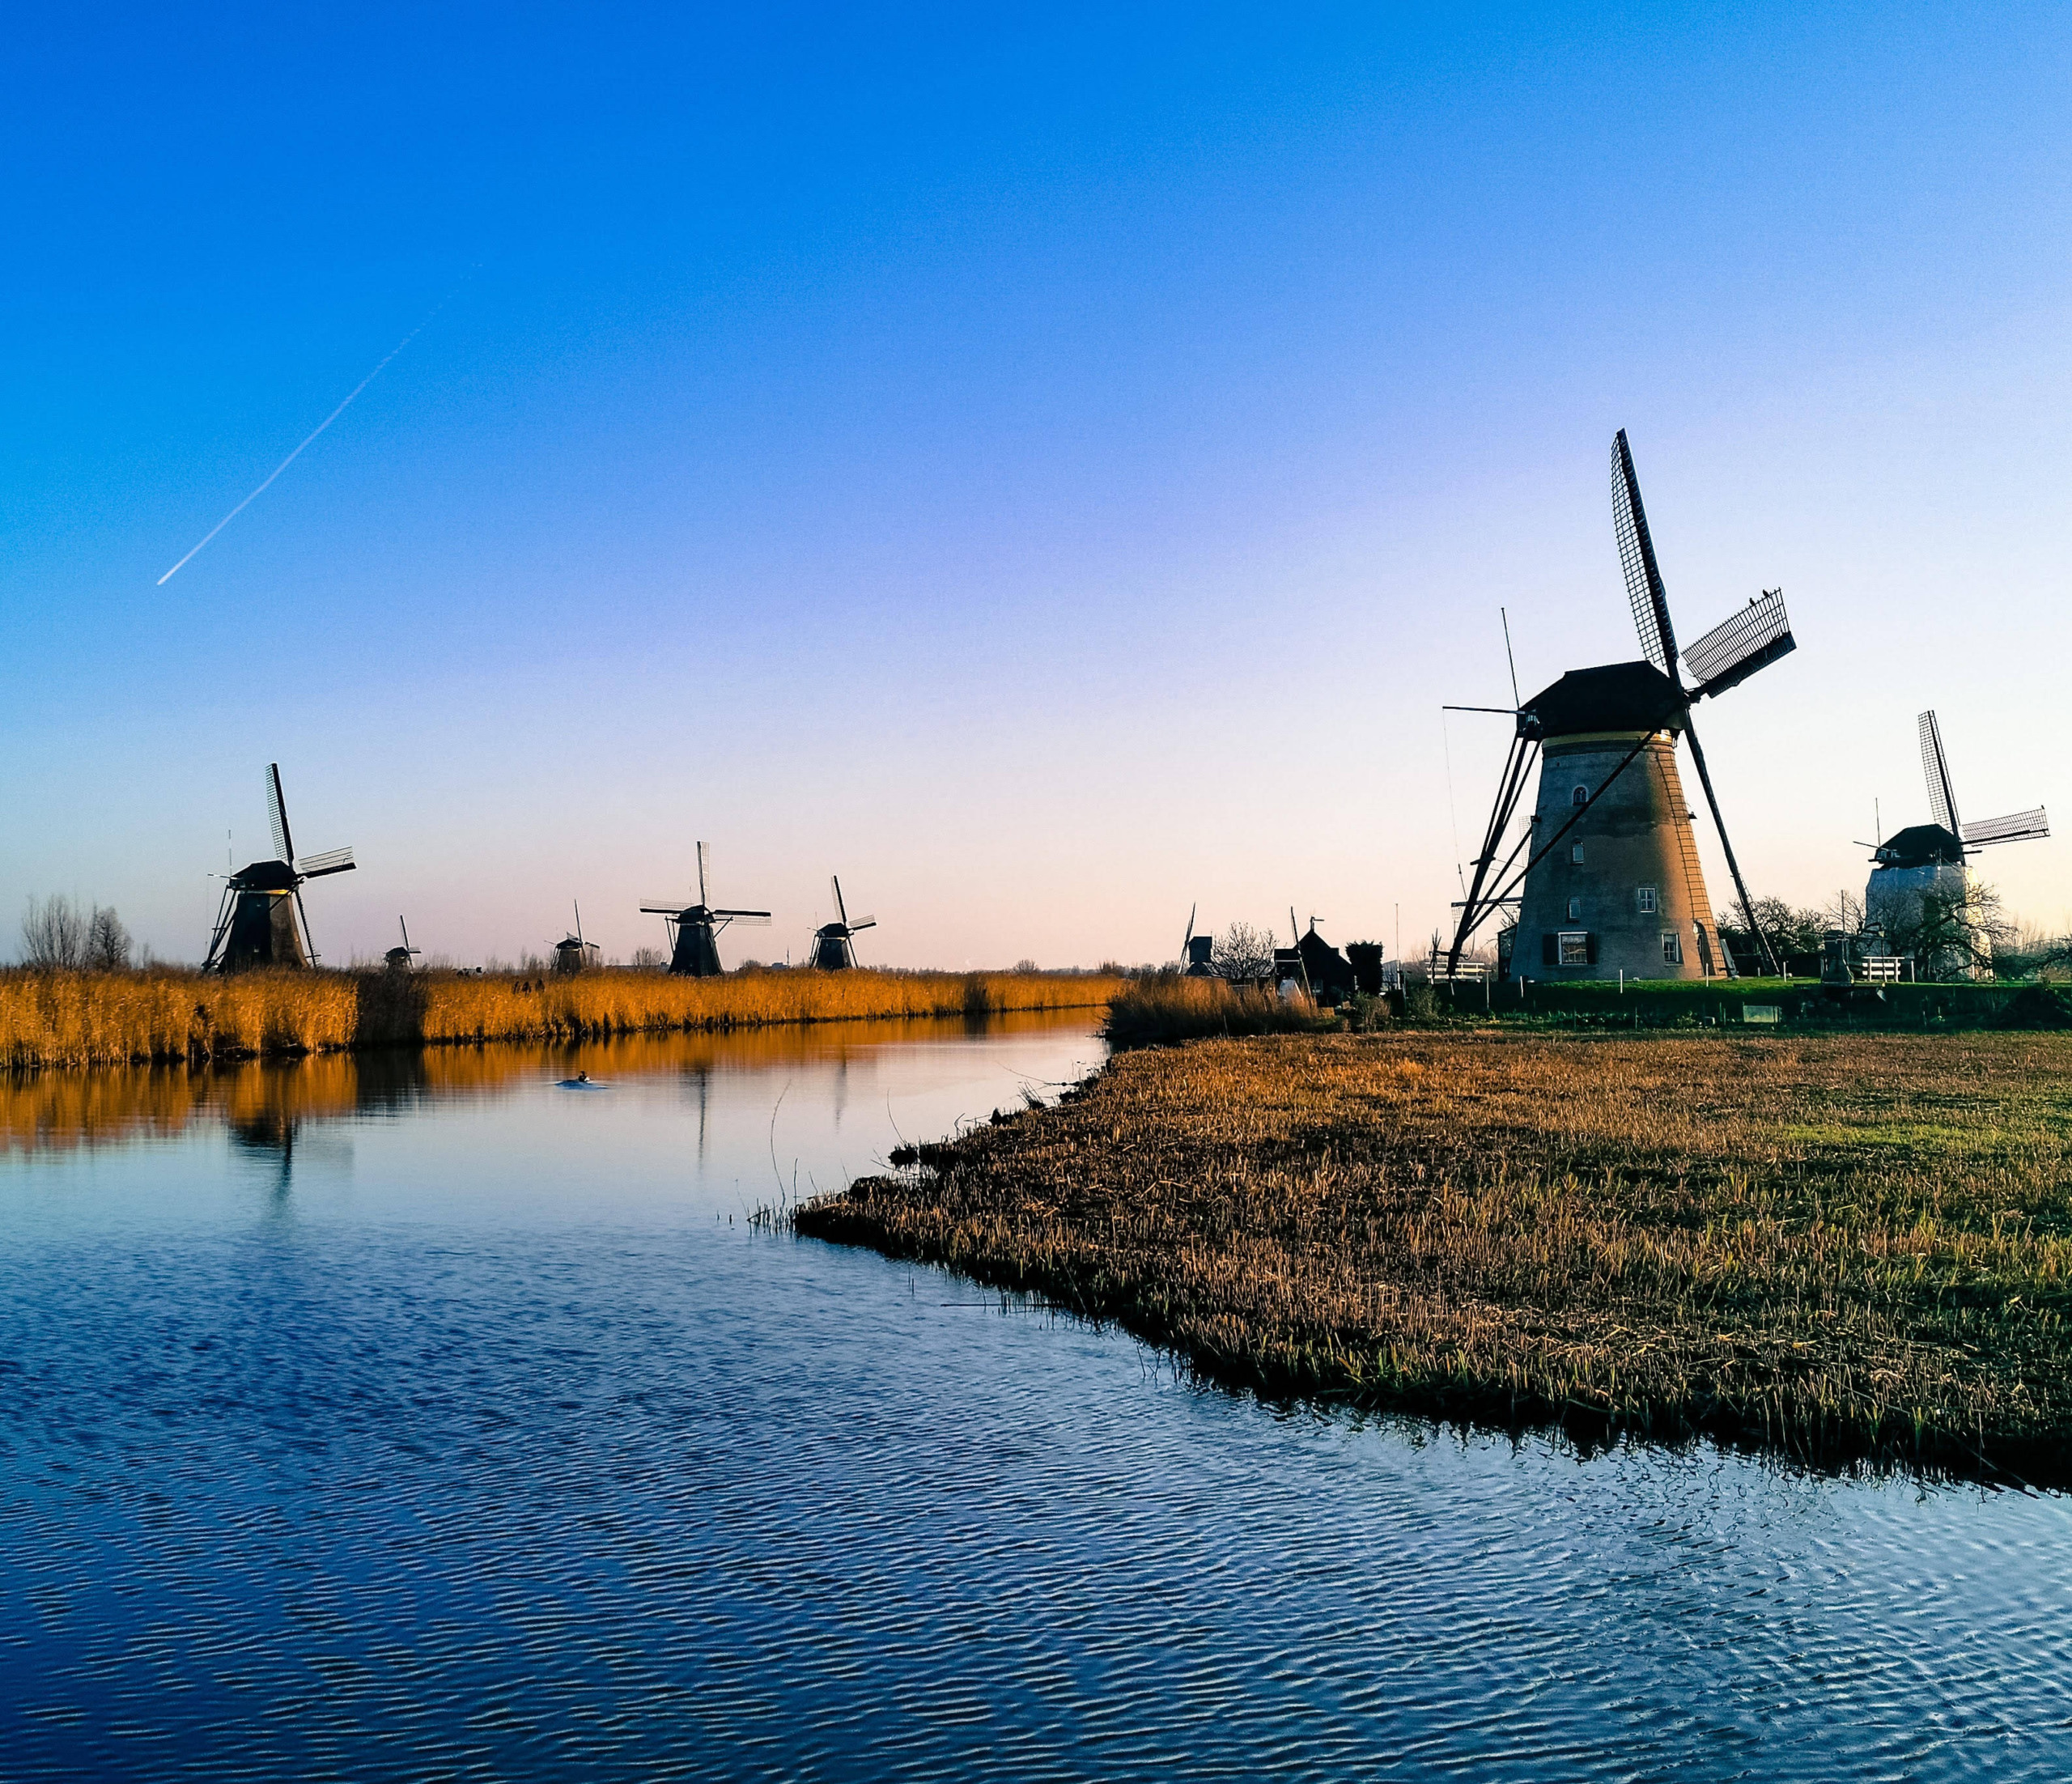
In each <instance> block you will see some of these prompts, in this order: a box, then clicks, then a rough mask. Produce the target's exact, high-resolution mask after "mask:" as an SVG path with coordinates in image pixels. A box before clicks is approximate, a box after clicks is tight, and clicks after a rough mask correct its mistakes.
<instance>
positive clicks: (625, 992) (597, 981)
mask: <svg viewBox="0 0 2072 1784" xmlns="http://www.w3.org/2000/svg"><path fill="white" fill-rule="evenodd" d="M1122 985H1123V980H1122V979H1120V978H1119V977H1116V976H1113V975H1106V974H1096V973H1073V972H1059V973H924V972H872V971H856V972H849V973H840V974H817V973H814V974H809V973H807V972H805V971H800V972H798V973H797V975H796V977H794V976H793V975H792V974H790V973H784V972H774V971H761V972H758V971H748V972H743V973H734V974H727V975H721V976H720V977H719V978H715V979H673V978H670V977H668V976H666V975H658V974H655V973H640V972H614V971H610V970H609V969H607V970H605V971H599V972H594V973H588V974H582V975H569V976H567V977H562V976H558V975H551V974H545V975H542V974H531V975H521V974H505V975H495V976H490V975H479V974H467V975H461V974H453V975H431V974H427V975H414V974H413V975H403V974H397V973H390V972H380V971H376V972H351V971H342V972H330V971H309V972H289V971H259V972H253V973H247V974H241V975H236V976H233V977H227V978H204V977H202V975H198V974H194V973H191V972H185V973H161V974H155V975H153V974H129V973H108V974H88V973H70V974H66V973H57V974H52V973H35V972H26V971H15V972H9V973H6V974H0V1070H4V1071H6V1072H7V1073H10V1074H12V1075H18V1076H19V1075H28V1074H32V1073H39V1072H49V1071H95V1070H103V1069H111V1068H114V1069H120V1068H129V1067H137V1066H154V1065H158V1066H164V1065H180V1064H187V1065H201V1064H210V1063H230V1062H233V1061H239V1060H254V1059H295V1058H304V1057H308V1056H311V1055H314V1054H325V1053H353V1052H367V1051H377V1050H384V1049H394V1048H411V1047H418V1048H422V1047H463V1046H489V1045H495V1044H499V1043H507V1042H520V1043H523V1042H542V1041H544V1042H574V1041H585V1040H601V1039H609V1038H612V1037H614V1036H619V1035H635V1034H722V1033H728V1032H732V1031H737V1030H749V1029H758V1028H776V1027H795V1026H809V1025H815V1024H820V1023H830V1022H939V1021H945V1020H955V1019H957V1018H959V1017H965V1018H984V1017H994V1016H1012V1015H1021V1014H1040V1013H1047V1012H1051V1011H1070V1010H1097V1009H1105V1008H1106V1005H1108V1003H1109V1002H1110V1000H1111V999H1112V998H1113V997H1114V996H1115V993H1116V992H1118V991H1119V989H1120V988H1122Z"/></svg>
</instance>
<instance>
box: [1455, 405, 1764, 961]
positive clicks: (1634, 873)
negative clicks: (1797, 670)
mask: <svg viewBox="0 0 2072 1784" xmlns="http://www.w3.org/2000/svg"><path fill="white" fill-rule="evenodd" d="M1611 508H1612V523H1613V529H1614V531H1615V533H1616V536H1617V539H1618V545H1619V563H1620V568H1621V569H1622V570H1623V571H1624V573H1625V580H1626V594H1627V598H1628V601H1630V602H1631V604H1632V606H1633V623H1634V626H1635V627H1636V628H1637V630H1638V631H1639V633H1640V638H1641V651H1642V652H1644V653H1645V657H1646V661H1645V662H1638V663H1611V664H1607V665H1602V666H1600V667H1599V668H1595V669H1571V670H1569V673H1567V674H1565V675H1564V676H1563V677H1561V678H1560V680H1559V681H1558V682H1555V683H1554V684H1553V685H1552V686H1551V687H1547V688H1543V689H1542V690H1540V692H1539V693H1538V694H1535V695H1534V696H1533V697H1532V699H1530V700H1527V701H1526V702H1525V703H1523V704H1522V705H1521V706H1520V707H1518V708H1517V709H1516V713H1515V716H1516V720H1517V728H1516V730H1515V732H1514V734H1513V737H1512V741H1511V749H1510V754H1509V758H1508V759H1507V760H1506V762H1505V767H1504V773H1503V777H1502V779H1501V780H1500V781H1499V782H1498V784H1497V801H1496V804H1495V805H1494V806H1493V807H1492V809H1491V811H1490V814H1489V822H1488V827H1487V829H1486V830H1484V833H1483V839H1482V847H1481V851H1480V853H1479V854H1478V855H1477V856H1475V875H1474V878H1473V880H1472V881H1471V883H1470V885H1469V886H1468V887H1467V896H1466V898H1464V900H1463V903H1462V905H1461V915H1460V924H1459V926H1458V928H1456V930H1455V931H1454V941H1453V947H1452V949H1451V951H1450V954H1448V956H1447V965H1448V968H1449V970H1450V971H1451V970H1455V969H1458V966H1459V965H1460V957H1461V953H1462V950H1463V949H1464V948H1466V947H1467V944H1468V941H1469V940H1470V938H1471V937H1472V936H1473V935H1474V934H1475V931H1476V930H1477V929H1478V928H1480V927H1481V926H1482V924H1484V922H1486V921H1487V920H1488V918H1489V917H1490V916H1491V915H1493V914H1495V913H1496V912H1497V911H1500V910H1504V909H1507V908H1509V907H1511V906H1512V905H1513V904H1514V903H1515V904H1516V906H1517V909H1518V920H1517V927H1516V929H1515V931H1514V947H1513V952H1512V958H1511V964H1510V969H1509V970H1510V971H1513V972H1514V973H1519V974H1528V975H1530V974H1535V973H1537V974H1539V975H1543V976H1545V977H1547V978H1550V979H1607V978H1610V977H1611V975H1613V974H1614V973H1617V972H1623V973H1624V975H1626V976H1627V977H1628V978H1629V979H1632V978H1640V979H1700V978H1710V977H1711V976H1712V975H1713V974H1714V973H1715V972H1717V971H1725V972H1726V973H1728V974H1732V973H1733V972H1734V970H1735V968H1734V962H1733V961H1732V960H1731V959H1730V958H1727V957H1726V953H1725V950H1724V949H1721V948H1719V947H1718V945H1717V942H1718V937H1717V932H1715V931H1714V929H1713V917H1712V907H1711V903H1710V901H1709V898H1708V897H1707V895H1706V892H1705V875H1704V873H1703V872H1702V870H1701V869H1700V867H1699V864H1698V850H1697V837H1696V830H1695V828H1694V826H1693V822H1692V819H1693V815H1694V814H1693V813H1692V811H1691V810H1690V809H1689V806H1688V803H1687V802H1686V801H1685V799H1684V787H1683V782H1682V780H1681V779H1680V778H1679V775H1678V774H1677V771H1676V739H1677V737H1678V736H1679V734H1681V735H1682V736H1683V737H1684V738H1685V739H1687V740H1688V741H1689V743H1690V745H1691V759H1692V762H1693V763H1695V764H1696V767H1697V770H1698V779H1699V782H1700V784H1701V785H1702V786H1703V787H1704V788H1705V803H1706V804H1707V805H1709V807H1710V808H1711V809H1712V814H1713V825H1714V826H1715V827H1716V828H1717V830H1718V832H1719V840H1720V847H1721V849H1722V851H1723V852H1724V853H1725V854H1726V865H1727V870H1728V872H1729V873H1731V874H1732V875H1733V876H1734V891H1735V893H1736V894H1737V895H1738V896H1739V899H1740V901H1741V908H1742V911H1743V916H1744V918H1745V920H1747V924H1748V925H1749V928H1750V929H1751V932H1753V933H1754V935H1755V937H1756V945H1757V947H1758V948H1759V949H1760V950H1761V953H1762V955H1763V959H1764V964H1766V965H1767V966H1768V967H1769V969H1770V970H1771V971H1773V972H1774V971H1776V970H1777V962H1776V958H1775V957H1774V955H1773V954H1772V953H1771V951H1770V945H1769V942H1768V940H1767V938H1765V937H1764V935H1763V933H1762V932H1761V930H1760V928H1759V927H1758V926H1757V924H1756V918H1755V910H1754V905H1753V903H1752V901H1751V899H1750V898H1749V896H1748V888H1747V883H1746V882H1745V881H1743V878H1742V877H1741V867H1740V864H1739V862H1738V861H1737V860H1735V859H1734V845H1733V843H1731V842H1730V840H1729V839H1728V838H1727V834H1726V820H1725V819H1724V818H1722V817H1721V815H1720V809H1719V798H1718V796H1717V794H1716V793H1715V792H1713V781H1712V775H1711V774H1710V772H1709V771H1708V770H1707V768H1706V767H1705V751H1704V750H1702V749H1701V748H1700V746H1699V743H1698V733H1697V731H1696V728H1695V727H1694V726H1693V725H1692V722H1691V708H1692V706H1693V705H1695V704H1696V703H1697V702H1698V701H1700V700H1701V699H1706V698H1707V697H1709V696H1713V695H1717V694H1724V693H1725V692H1726V690H1728V689H1729V688H1730V687H1734V686H1738V685H1739V683H1740V682H1745V681H1746V680H1747V678H1748V677H1750V676H1751V675H1753V674H1754V673H1756V671H1757V670H1758V669H1762V668H1764V667H1765V666H1766V665H1769V664H1771V663H1774V662H1775V661H1777V659H1778V658H1779V657H1781V656H1784V655H1785V653H1786V652H1790V651H1791V650H1792V649H1794V648H1796V646H1795V641H1794V639H1793V638H1792V635H1791V622H1790V618H1788V617H1787V615H1786V614H1785V606H1784V597H1783V594H1782V593H1781V591H1779V590H1777V589H1765V590H1764V592H1763V593H1762V594H1761V595H1760V596H1759V597H1757V598H1756V599H1755V600H1753V601H1750V602H1749V603H1748V605H1747V606H1746V607H1744V608H1743V609H1742V610H1741V611H1740V612H1739V613H1738V614H1734V616H1733V617H1732V618H1730V619H1728V620H1727V621H1726V622H1725V623H1724V624H1722V625H1719V626H1716V627H1713V630H1712V631H1709V632H1707V633H1706V634H1705V636H1704V637H1702V638H1700V639H1699V640H1698V641H1697V642H1696V644H1692V646H1691V647H1690V648H1688V650H1683V651H1680V652H1679V649H1678V647H1677V644H1676V631H1675V627H1674V626H1673V625H1672V624H1671V621H1670V617H1669V597H1668V593H1667V589H1666V588H1664V587H1663V584H1662V571H1661V570H1660V568H1659V567H1658V565H1657V564H1656V563H1655V555H1654V538H1653V537H1652V536H1651V535H1650V533H1649V531H1648V520H1647V511H1646V510H1645V508H1643V507H1642V506H1641V486H1640V480H1639V478H1637V477H1636V476H1635V475H1634V474H1633V453H1632V452H1631V450H1630V449H1629V448H1628V446H1627V444H1626V432H1625V430H1624V428H1621V429H1620V431H1619V435H1618V437H1617V438H1616V440H1613V441H1612V443H1611ZM1679 665H1680V666H1679ZM1684 669H1688V671H1689V673H1690V674H1691V676H1692V679H1693V680H1694V681H1695V682H1696V686H1685V684H1684V676H1683V671H1684ZM1535 758H1537V759H1538V761H1539V770H1540V772H1539V798H1538V803H1537V805H1536V808H1535V811H1534V813H1533V815H1532V818H1531V822H1530V823H1529V824H1528V825H1527V826H1526V828H1525V830H1524V831H1523V833H1522V835H1518V837H1517V838H1516V839H1512V840H1509V841H1507V839H1509V837H1510V832H1511V827H1512V820H1513V818H1514V815H1515V813H1516V812H1517V809H1518V801H1519V798H1520V796H1522V793H1523V792H1524V789H1525V784H1526V777H1527V776H1528V775H1530V773H1531V770H1532V766H1533V762H1534V760H1535ZM1521 856H1523V857H1524V861H1523V864H1522V865H1521V864H1519V858H1520V857H1521Z"/></svg>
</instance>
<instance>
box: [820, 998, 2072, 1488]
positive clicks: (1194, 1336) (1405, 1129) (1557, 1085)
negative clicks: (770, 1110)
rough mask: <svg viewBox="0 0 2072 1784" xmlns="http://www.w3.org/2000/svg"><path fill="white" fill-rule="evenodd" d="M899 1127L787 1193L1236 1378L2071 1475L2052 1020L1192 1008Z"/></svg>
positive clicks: (2069, 1275) (2062, 1116)
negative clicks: (1646, 1029)
mask: <svg viewBox="0 0 2072 1784" xmlns="http://www.w3.org/2000/svg"><path fill="white" fill-rule="evenodd" d="M921 1160H922V1164H923V1169H922V1170H919V1171H918V1172H915V1173H911V1174H905V1175H902V1176H898V1177H888V1178H878V1179H872V1180H868V1181H865V1182H863V1183H857V1184H856V1185H855V1186H854V1187H851V1189H850V1190H848V1191H847V1192H846V1193H844V1194H842V1195H839V1196H831V1197H827V1198H824V1199H822V1200H819V1201H817V1202H814V1203H810V1204H808V1205H807V1206H806V1207H805V1208H804V1209H803V1210H802V1211H800V1213H797V1215H796V1217H795V1218H796V1227H797V1230H800V1232H803V1233H807V1234H815V1235H818V1236H821V1237H824V1238H831V1239H835V1240H839V1241H844V1242H856V1243H863V1244H868V1245H871V1246H873V1247H877V1248H879V1249H881V1250H882V1251H887V1252H890V1253H891V1254H893V1255H898V1256H902V1257H914V1258H919V1259H928V1260H930V1261H934V1262H939V1263H943V1264H949V1265H951V1266H953V1267H954V1268H957V1269H958V1270H961V1271H963V1272H967V1273H969V1274H970V1275H972V1276H976V1277H978V1278H979V1279H980V1280H982V1281H987V1282H989V1283H994V1284H998V1285H1004V1286H1009V1287H1013V1288H1017V1289H1027V1290H1031V1291H1034V1292H1037V1293H1041V1294H1042V1295H1044V1296H1046V1297H1048V1298H1051V1299H1053V1300H1055V1301H1056V1302H1059V1303H1061V1304H1063V1305H1064V1306H1068V1307H1071V1308H1073V1309H1075V1310H1079V1311H1081V1312H1084V1313H1086V1314H1089V1315H1093V1316H1094V1317H1097V1318H1101V1319H1115V1320H1118V1321H1119V1322H1120V1323H1123V1324H1124V1325H1126V1326H1127V1327H1129V1328H1130V1329H1131V1330H1132V1331H1135V1332H1138V1333H1139V1334H1140V1335H1142V1336H1146V1337H1149V1338H1151V1339H1153V1340H1156V1341H1158V1342H1161V1343H1166V1344H1172V1345H1174V1347H1176V1348H1178V1349H1180V1350H1181V1351H1182V1353H1185V1354H1186V1355H1187V1357H1190V1358H1191V1359H1192V1361H1194V1362H1195V1365H1197V1366H1199V1368H1200V1369H1201V1370H1203V1372H1204V1374H1208V1375H1210V1376H1212V1377H1215V1378H1221V1379H1226V1380H1231V1381H1235V1382H1240V1383H1249V1384H1251V1385H1254V1386H1256V1387H1263V1388H1264V1389H1266V1390H1267V1391H1272V1392H1282V1391H1293V1392H1300V1393H1323V1394H1327V1395H1345V1396H1348V1397H1351V1398H1353V1399H1356V1400H1362V1401H1367V1402H1370V1403H1372V1404H1378V1405H1391V1406H1396V1407H1400V1408H1407V1409H1410V1410H1414V1411H1419V1412H1427V1413H1433V1414H1437V1415H1439V1416H1441V1417H1454V1416H1457V1417H1463V1418H1467V1419H1473V1420H1476V1421H1488V1422H1492V1423H1495V1424H1498V1425H1511V1426H1517V1425H1532V1424H1550V1423H1551V1424H1556V1425H1565V1426H1567V1427H1569V1429H1573V1430H1576V1431H1577V1432H1579V1433H1588V1434H1591V1435H1592V1436H1593V1437H1596V1436H1601V1435H1603V1434H1604V1433H1606V1432H1607V1431H1610V1430H1625V1431H1632V1432H1637V1433H1641V1434H1650V1435H1653V1436H1656V1437H1661V1438H1684V1437H1687V1436H1690V1435H1692V1434H1699V1433H1706V1434H1712V1435H1713V1436H1715V1437H1717V1438H1721V1439H1723V1440H1725V1441H1727V1442H1735V1443H1748V1444H1751V1445H1758V1446H1769V1447H1773V1448H1776V1449H1779V1450H1782V1451H1787V1452H1789V1453H1790V1454H1792V1455H1796V1456H1799V1457H1801V1458H1804V1459H1811V1460H1815V1461H1819V1462H1823V1463H1827V1462H1847V1461H1849V1460H1851V1459H1858V1458H1865V1457H1869V1458H1874V1459H1883V1460H1887V1461H1904V1462H1907V1463H1911V1464H1913V1465H1917V1466H1921V1467H1924V1468H1929V1469H1931V1470H1941V1471H1948V1472H1964V1473H1974V1474H1976V1473H1992V1472H1994V1471H1997V1470H1998V1471H2005V1472H2008V1473H2011V1474H2013V1475H2015V1476H2019V1477H2021V1478H2023V1479H2027V1480H2036V1481H2042V1480H2048V1481H2049V1482H2051V1483H2053V1484H2055V1485H2060V1486H2064V1485H2072V1329H2068V1326H2067V1316H2068V1315H2072V1036H2064V1035H2051V1034H1951V1035H1936V1036H1927V1035H1919V1034H1915V1035H1851V1036H1832V1037H1828V1036H1822V1037H1813V1038H1807V1039H1788V1038H1784V1037H1764V1038H1754V1037H1750V1038H1741V1037H1726V1036H1719V1037H1699V1036H1692V1037H1689V1038H1668V1037H1661V1038H1650V1039H1615V1038H1611V1037H1603V1038H1599V1037H1586V1036H1579V1035H1561V1036H1547V1035H1518V1034H1509V1035H1505V1034H1488V1033H1478V1034H1468V1035H1435V1034H1409V1035H1403V1034H1391V1035H1381V1036H1369V1037H1352V1036H1344V1037H1340V1036H1331V1037H1318V1038H1307V1037H1305V1038H1301V1039H1241V1040H1207V1041H1199V1042H1195V1043H1191V1044H1189V1045H1187V1046H1185V1047H1178V1048H1172V1049H1167V1050H1164V1051H1144V1052H1133V1053H1126V1054H1123V1055H1121V1056H1118V1057H1117V1058H1116V1059H1115V1060H1114V1061H1113V1062H1112V1063H1111V1064H1110V1065H1109V1066H1108V1067H1107V1068H1106V1069H1105V1070H1104V1071H1103V1072H1102V1073H1101V1074H1100V1075H1099V1076H1098V1077H1096V1078H1095V1079H1094V1080H1093V1081H1092V1082H1091V1083H1090V1084H1089V1085H1088V1086H1087V1087H1086V1088H1085V1090H1082V1091H1081V1092H1080V1093H1078V1094H1075V1095H1073V1096H1072V1097H1071V1098H1068V1100H1067V1101H1066V1102H1064V1105H1063V1106H1061V1107H1057V1108H1047V1109H1041V1110H1036V1111H1030V1112H1028V1113H1024V1114H1017V1115H1013V1116H1012V1117H1010V1118H1008V1119H1005V1120H1004V1121H1003V1122H1001V1123H1000V1124H999V1125H996V1126H994V1127H991V1128H981V1129H979V1130H978V1131H977V1132H974V1133H972V1134H971V1135H970V1136H967V1137H966V1138H963V1139H961V1140H957V1141H956V1142H954V1143H953V1144H950V1145H944V1146H940V1147H927V1148H923V1149H922V1152H921ZM931 1167H932V1168H931Z"/></svg>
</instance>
